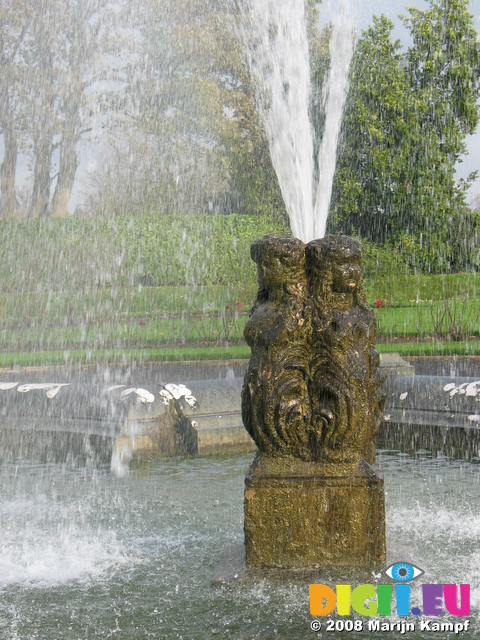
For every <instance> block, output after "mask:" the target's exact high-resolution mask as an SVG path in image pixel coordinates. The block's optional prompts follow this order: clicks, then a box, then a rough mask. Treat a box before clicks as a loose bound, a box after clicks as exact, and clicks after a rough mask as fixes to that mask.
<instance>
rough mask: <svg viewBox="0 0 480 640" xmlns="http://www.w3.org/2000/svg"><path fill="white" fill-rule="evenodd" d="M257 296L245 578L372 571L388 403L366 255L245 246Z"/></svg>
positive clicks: (268, 241)
mask: <svg viewBox="0 0 480 640" xmlns="http://www.w3.org/2000/svg"><path fill="white" fill-rule="evenodd" d="M251 253H252V258H253V259H254V260H255V262H256V263H257V266H258V277H259V291H258V295H257V300H256V303H255V305H254V308H253V313H252V315H251V316H250V319H249V321H248V322H247V324H246V326H245V338H246V340H247V343H248V344H249V345H250V347H251V349H252V357H251V359H250V364H249V367H248V369H247V373H246V375H245V384H244V388H243V393H242V414H243V420H244V424H245V427H246V429H247V431H248V432H249V433H250V435H251V436H252V438H253V439H254V440H255V442H256V444H257V446H258V454H257V457H256V458H255V461H254V462H253V465H252V468H251V470H250V472H249V474H248V475H247V479H246V483H245V551H246V562H247V567H249V568H250V567H252V568H261V567H277V568H282V569H303V570H305V569H307V568H318V567H323V568H325V567H328V568H333V567H335V568H336V569H338V570H341V569H345V568H348V569H350V570H352V571H357V572H358V571H360V570H361V569H366V570H367V571H368V570H377V571H378V570H379V569H380V568H381V567H382V566H383V565H384V563H385V517H384V495H383V478H382V476H381V474H380V473H379V471H378V469H376V468H375V466H374V465H375V447H374V445H373V437H374V436H375V434H376V432H377V429H378V425H379V424H380V422H381V420H382V412H383V406H384V402H385V397H384V395H383V394H382V391H381V388H382V379H381V376H380V374H379V370H378V361H379V357H378V353H377V352H376V351H375V348H374V340H375V318H374V316H373V311H372V310H371V308H370V307H369V305H368V304H367V302H366V299H365V294H364V292H363V286H362V278H361V264H360V263H361V245H360V243H359V242H357V241H355V240H352V239H351V238H347V237H345V236H339V237H333V236H332V237H326V238H324V239H322V240H315V241H312V242H310V243H308V244H307V245H304V243H303V242H301V241H300V240H295V239H288V238H285V239H279V238H275V237H272V236H266V237H265V238H263V239H261V240H259V241H257V242H255V243H254V244H253V245H252V251H251Z"/></svg>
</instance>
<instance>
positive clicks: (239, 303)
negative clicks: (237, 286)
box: [235, 302, 245, 309]
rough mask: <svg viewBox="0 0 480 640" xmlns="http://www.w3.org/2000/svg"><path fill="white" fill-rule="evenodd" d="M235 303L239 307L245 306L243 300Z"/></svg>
mask: <svg viewBox="0 0 480 640" xmlns="http://www.w3.org/2000/svg"><path fill="white" fill-rule="evenodd" d="M235 304H236V305H237V307H240V309H243V307H244V306H245V305H244V304H243V302H236V303H235Z"/></svg>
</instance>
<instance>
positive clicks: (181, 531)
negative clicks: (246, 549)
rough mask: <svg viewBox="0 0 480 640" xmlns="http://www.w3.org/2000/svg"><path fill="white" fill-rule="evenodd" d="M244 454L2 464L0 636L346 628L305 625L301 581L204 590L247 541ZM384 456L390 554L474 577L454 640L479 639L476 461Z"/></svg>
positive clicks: (242, 634) (431, 572) (456, 576)
mask: <svg viewBox="0 0 480 640" xmlns="http://www.w3.org/2000/svg"><path fill="white" fill-rule="evenodd" d="M251 457H252V456H251V455H248V456H236V457H229V458H223V459H201V458H198V459H190V460H180V459H171V460H166V461H162V462H158V463H155V464H152V465H149V466H143V467H139V468H136V469H133V470H131V471H130V473H129V474H128V475H126V476H125V477H117V476H115V475H114V474H112V473H110V472H109V471H108V470H93V469H90V470H85V469H83V470H75V471H71V470H67V469H66V468H64V467H62V466H60V465H49V466H47V465H34V464H31V463H27V462H25V463H23V464H19V465H3V466H2V467H1V469H0V482H1V502H0V637H2V638H6V639H8V640H10V639H17V638H18V639H22V640H27V639H28V640H30V639H33V638H40V639H45V640H46V639H48V640H54V639H57V638H58V639H59V640H60V639H62V640H64V639H73V638H75V639H76V638H82V639H83V638H109V637H110V638H135V639H137V638H138V639H143V638H157V639H163V638H165V639H168V640H170V639H172V640H173V639H181V638H183V639H194V640H197V639H198V640H200V639H212V638H235V639H236V640H238V639H243V638H245V639H248V640H252V639H257V638H258V639H260V638H262V639H267V638H277V637H278V638H282V639H285V638H287V639H288V640H296V639H303V638H315V637H323V638H325V637H332V635H334V637H336V638H338V637H352V634H351V633H350V634H348V633H344V634H342V633H339V632H336V633H335V634H332V633H328V632H326V631H325V629H322V631H320V632H319V633H314V632H312V631H311V630H310V623H311V620H312V618H311V616H310V613H309V601H308V585H306V584H301V583H298V584H295V583H292V584H285V585H279V584H275V585H272V584H270V583H268V582H267V581H261V582H258V583H256V584H254V585H250V586H247V585H245V586H239V587H235V588H213V587H211V585H210V581H211V577H212V573H213V571H214V568H215V566H216V564H217V561H218V558H219V555H220V554H221V553H222V551H223V550H224V549H225V547H227V546H228V545H230V544H234V543H238V542H240V541H241V540H242V538H243V480H244V476H245V472H246V470H247V468H248V465H249V463H250V460H251ZM379 462H380V464H381V466H382V467H383V469H384V472H385V486H386V505H387V545H388V552H389V555H390V557H391V558H392V559H394V560H400V559H401V560H409V561H411V562H414V563H415V564H416V565H417V566H419V567H421V568H422V569H423V570H424V571H425V576H424V579H425V580H424V581H425V582H442V583H445V582H454V583H461V582H468V583H470V585H471V588H472V613H471V616H470V622H471V626H472V631H471V632H470V631H469V632H468V633H464V634H463V635H462V637H463V638H470V637H476V633H477V632H476V629H480V620H479V608H480V602H479V593H480V543H479V542H478V540H479V533H480V509H479V507H480V491H479V488H480V466H479V465H475V464H470V463H464V462H458V461H456V462H448V461H447V460H444V459H437V460H431V459H429V458H427V457H425V458H423V459H422V458H421V459H412V458H408V457H407V456H402V455H399V454H390V455H389V454H387V453H384V454H381V455H380V456H379ZM422 579H423V578H422ZM415 597H416V592H415V589H413V591H412V604H415ZM392 619H394V618H392ZM443 619H444V618H442V620H443ZM364 620H366V619H364ZM354 635H355V637H359V634H358V633H356V634H354ZM364 635H365V637H372V635H374V634H371V633H368V634H367V633H365V634H364ZM379 635H380V636H381V637H385V634H384V633H383V634H379ZM431 636H432V634H431V633H430V634H426V635H425V637H431ZM388 637H389V638H392V637H397V636H396V635H395V633H388ZM398 637H400V635H398ZM402 637H405V636H402ZM408 637H421V636H420V635H418V634H417V635H412V634H410V635H409V636H408ZM442 637H447V634H443V635H442Z"/></svg>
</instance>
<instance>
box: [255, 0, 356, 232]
mask: <svg viewBox="0 0 480 640" xmlns="http://www.w3.org/2000/svg"><path fill="white" fill-rule="evenodd" d="M246 10H247V14H248V23H247V26H246V28H245V30H244V33H243V36H244V41H245V43H246V53H247V59H248V63H249V66H250V69H251V70H252V72H253V75H254V76H255V77H256V79H257V82H258V89H257V99H258V104H259V109H260V112H261V115H262V119H263V122H264V126H265V131H266V135H267V139H268V143H269V147H270V154H271V157H272V163H273V166H274V168H275V171H276V173H277V177H278V181H279V185H280V189H281V191H282V195H283V199H284V202H285V206H286V208H287V212H288V216H289V219H290V225H291V229H292V233H293V235H294V236H295V237H297V238H300V239H301V240H303V241H304V242H309V241H310V240H314V239H315V238H321V237H323V236H324V235H325V229H326V225H327V215H328V207H329V203H330V197H331V192H332V182H333V175H334V173H335V164H336V147H337V142H338V135H339V132H340V125H341V121H342V112H343V107H344V104H345V98H346V95H347V90H348V71H349V68H350V61H351V57H352V51H353V39H352V37H351V34H352V25H351V23H350V22H349V15H351V12H349V11H348V8H347V5H346V3H343V4H342V5H341V7H340V10H339V12H338V16H337V19H336V20H335V21H334V25H333V33H332V37H331V42H330V57H331V67H330V73H329V77H328V81H327V83H326V85H325V87H324V93H323V101H324V106H325V115H326V122H325V133H324V136H323V138H322V141H321V145H320V150H319V180H318V184H317V186H316V188H315V186H314V169H315V163H314V151H313V150H314V131H313V127H312V124H311V122H310V117H309V104H310V62H309V52H308V40H307V27H306V20H305V6H304V0H284V1H283V2H282V3H280V4H279V3H278V2H276V0H247V1H246Z"/></svg>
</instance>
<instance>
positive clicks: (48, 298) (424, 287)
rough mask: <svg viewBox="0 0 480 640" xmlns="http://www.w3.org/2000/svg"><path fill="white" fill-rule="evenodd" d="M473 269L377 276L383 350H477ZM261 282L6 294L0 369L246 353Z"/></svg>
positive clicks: (479, 306) (374, 296) (375, 300)
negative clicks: (247, 333) (250, 316)
mask: <svg viewBox="0 0 480 640" xmlns="http://www.w3.org/2000/svg"><path fill="white" fill-rule="evenodd" d="M478 282H479V281H478V276H477V275H476V274H473V273H468V274H454V275H448V276H428V275H419V276H404V275H398V274H392V275H391V276H388V277H381V278H380V277H378V278H373V279H372V278H370V279H368V280H366V281H365V291H366V294H367V299H368V302H369V303H370V304H371V305H372V307H373V309H374V312H375V316H376V319H377V342H378V349H379V351H398V352H400V353H402V354H404V355H423V354H425V355H449V354H452V355H453V354H456V355H474V354H480V340H479V339H478V338H479V335H480V292H479V293H478V296H477V291H478V290H479V287H478ZM255 294H256V287H255V286H254V285H252V284H250V283H243V284H241V285H237V286H222V285H215V286H208V287H140V286H136V287H125V288H115V287H95V288H92V289H75V290H73V291H72V290H70V291H49V292H42V291H33V292H27V293H25V292H22V293H18V292H15V293H10V294H7V293H1V294H0V366H2V367H11V366H14V365H16V366H27V365H41V364H60V363H61V364H63V363H71V364H74V363H88V362H132V361H137V362H138V361H144V362H146V361H152V360H153V361H154V360H178V359H180V360H182V359H183V360H191V359H195V360H197V359H198V360H201V359H205V358H208V359H214V358H248V357H249V349H248V347H247V346H246V345H245V343H244V342H243V337H242V336H243V328H244V325H245V322H246V320H247V318H248V313H249V309H250V307H251V305H252V303H253V301H254V299H255Z"/></svg>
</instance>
